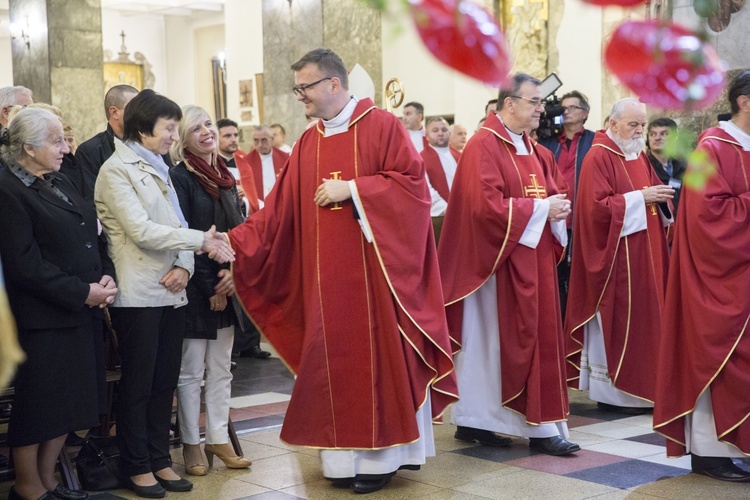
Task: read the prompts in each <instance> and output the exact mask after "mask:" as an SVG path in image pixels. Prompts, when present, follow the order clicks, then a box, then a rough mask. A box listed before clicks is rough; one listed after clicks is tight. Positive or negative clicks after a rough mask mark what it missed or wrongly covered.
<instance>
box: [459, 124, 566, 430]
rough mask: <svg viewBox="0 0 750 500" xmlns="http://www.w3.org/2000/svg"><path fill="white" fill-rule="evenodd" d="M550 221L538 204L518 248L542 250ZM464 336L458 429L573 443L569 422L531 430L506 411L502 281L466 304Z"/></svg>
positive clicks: (561, 237) (520, 147) (555, 226)
mask: <svg viewBox="0 0 750 500" xmlns="http://www.w3.org/2000/svg"><path fill="white" fill-rule="evenodd" d="M506 130H507V128H506ZM508 134H509V135H510V137H511V138H512V139H513V143H514V144H515V146H516V151H517V154H518V155H528V154H529V151H528V149H527V148H526V144H525V143H524V142H523V140H522V138H521V136H520V135H517V134H514V133H513V132H511V131H510V130H508ZM548 215H549V202H548V201H547V200H540V199H535V200H534V212H533V214H532V215H531V220H529V223H528V225H527V226H526V229H525V230H524V232H523V235H522V236H521V239H520V240H519V241H518V243H519V244H521V245H524V246H527V247H529V248H536V247H537V245H538V244H539V240H540V238H541V236H542V232H543V231H544V226H545V224H546V223H547V216H548ZM550 224H551V229H552V234H553V235H554V236H555V238H556V239H557V240H558V241H559V242H560V244H561V245H563V246H565V245H567V243H568V233H567V229H566V224H565V221H558V222H553V223H550ZM462 331H463V344H462V347H461V352H459V353H458V354H457V355H456V357H455V362H456V374H457V376H458V394H459V400H458V403H456V404H455V405H453V407H452V413H451V417H452V421H453V423H454V424H456V425H460V426H463V427H473V428H475V429H484V430H488V431H492V432H498V433H501V434H508V435H511V436H523V437H533V438H547V437H553V436H562V437H564V438H567V437H569V433H568V424H567V422H555V423H545V424H541V425H529V424H527V423H526V418H525V417H524V415H522V414H520V413H517V412H515V411H512V410H509V409H507V408H503V404H502V381H501V370H500V359H501V357H500V329H499V327H498V312H497V280H496V278H495V275H494V274H493V275H492V276H490V278H489V279H488V280H487V282H486V283H485V284H484V285H482V286H481V287H480V288H479V290H477V291H476V292H474V293H473V294H471V295H469V296H468V297H466V298H465V299H464V315H463V322H462Z"/></svg>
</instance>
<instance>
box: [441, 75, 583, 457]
mask: <svg viewBox="0 0 750 500" xmlns="http://www.w3.org/2000/svg"><path fill="white" fill-rule="evenodd" d="M539 83H540V82H539V80H537V79H535V78H532V77H530V76H528V75H524V74H518V75H515V76H514V77H513V78H512V81H511V83H510V84H509V88H506V89H502V90H500V93H499V98H498V112H497V114H495V113H491V114H489V115H488V117H487V120H486V121H485V122H484V125H483V127H482V128H481V129H480V130H479V131H477V133H476V134H474V136H473V137H472V138H471V139H470V140H469V142H468V144H467V145H466V148H465V149H464V152H463V154H462V155H461V158H460V160H459V162H458V169H457V170H456V176H455V178H454V180H453V186H452V188H451V195H450V203H449V204H448V210H447V212H446V215H445V222H444V225H443V235H442V237H441V239H440V244H439V247H438V255H439V260H440V271H441V275H442V278H443V292H444V294H445V300H446V304H447V308H446V312H447V315H448V325H449V329H450V332H451V337H452V338H453V339H455V341H456V342H458V343H459V344H460V345H461V351H460V352H458V353H457V354H456V357H455V358H456V369H457V373H458V385H459V391H460V394H461V400H460V401H459V402H458V403H457V404H456V405H455V406H454V407H453V414H452V417H453V422H454V423H455V424H456V425H457V426H458V427H457V430H456V434H455V437H456V439H459V440H462V441H472V442H474V441H475V442H479V443H481V444H484V445H487V446H508V445H510V444H511V440H510V439H509V438H507V437H503V436H499V435H498V434H497V433H502V434H507V435H511V436H522V437H527V438H530V441H529V446H530V447H531V448H532V449H535V450H538V451H541V452H543V453H548V454H551V455H565V454H569V453H573V452H575V451H578V450H580V447H579V446H578V445H577V444H574V443H570V442H568V441H567V440H566V439H564V438H566V437H568V427H567V424H566V419H567V416H568V413H569V407H568V394H567V388H566V385H565V368H564V365H565V350H564V345H565V344H564V342H563V334H562V325H561V323H560V316H561V315H560V302H559V297H558V286H557V272H556V266H557V263H558V261H559V259H560V257H561V256H562V250H563V248H564V246H565V244H566V243H567V232H566V228H565V218H566V217H567V216H568V214H569V213H570V201H568V200H567V199H566V197H565V195H564V194H562V192H564V191H565V190H566V189H567V186H560V185H558V184H557V183H556V182H555V169H556V167H555V164H554V161H553V159H552V158H551V157H549V156H542V155H540V154H539V152H538V151H537V145H536V143H534V142H533V141H531V139H530V138H529V136H528V134H527V133H526V132H525V131H526V130H531V129H535V128H537V126H538V125H539V115H540V114H541V113H542V111H544V102H543V101H542V98H541V90H540V89H539Z"/></svg>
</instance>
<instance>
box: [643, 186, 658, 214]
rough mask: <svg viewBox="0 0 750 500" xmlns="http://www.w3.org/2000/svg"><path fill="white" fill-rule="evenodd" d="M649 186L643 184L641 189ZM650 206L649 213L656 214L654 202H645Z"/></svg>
mask: <svg viewBox="0 0 750 500" xmlns="http://www.w3.org/2000/svg"><path fill="white" fill-rule="evenodd" d="M648 188H649V186H643V189H648ZM647 205H650V206H651V215H656V203H647Z"/></svg>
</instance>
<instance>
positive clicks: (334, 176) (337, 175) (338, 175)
mask: <svg viewBox="0 0 750 500" xmlns="http://www.w3.org/2000/svg"><path fill="white" fill-rule="evenodd" d="M331 178H332V179H334V180H337V181H340V180H341V170H339V171H338V172H331ZM331 210H341V204H340V203H339V202H338V201H337V202H336V203H334V204H333V206H332V207H331Z"/></svg>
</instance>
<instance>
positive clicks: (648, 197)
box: [641, 184, 674, 203]
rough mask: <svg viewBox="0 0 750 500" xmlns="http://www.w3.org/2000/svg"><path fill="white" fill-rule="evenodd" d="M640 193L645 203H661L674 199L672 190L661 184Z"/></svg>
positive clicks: (644, 189)
mask: <svg viewBox="0 0 750 500" xmlns="http://www.w3.org/2000/svg"><path fill="white" fill-rule="evenodd" d="M641 193H642V194H643V199H644V200H645V201H646V203H663V202H665V201H667V200H671V199H672V198H674V189H672V188H671V187H670V186H666V185H662V184H659V185H658V186H651V187H647V188H643V189H641Z"/></svg>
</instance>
